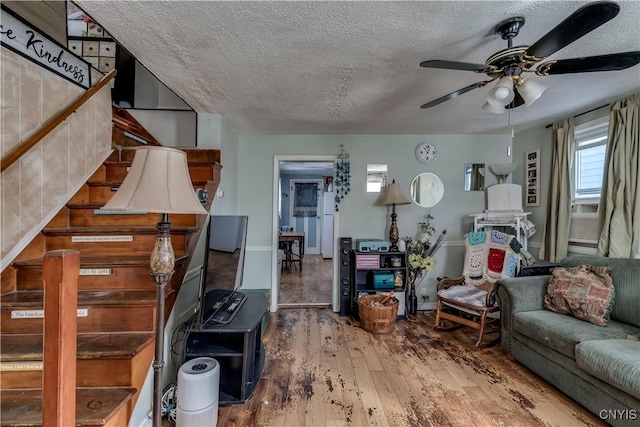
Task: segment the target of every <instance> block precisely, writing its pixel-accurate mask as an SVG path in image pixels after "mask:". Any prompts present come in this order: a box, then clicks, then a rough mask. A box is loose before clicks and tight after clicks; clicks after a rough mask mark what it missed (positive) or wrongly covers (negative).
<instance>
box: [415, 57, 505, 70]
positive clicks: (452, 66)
mask: <svg viewBox="0 0 640 427" xmlns="http://www.w3.org/2000/svg"><path fill="white" fill-rule="evenodd" d="M420 66H421V67H424V68H444V69H445V70H461V71H476V72H478V73H485V72H487V71H490V70H495V69H496V68H495V67H493V66H490V65H485V64H471V63H469V62H457V61H445V60H441V59H434V60H431V61H424V62H421V63H420Z"/></svg>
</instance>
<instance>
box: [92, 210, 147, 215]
mask: <svg viewBox="0 0 640 427" xmlns="http://www.w3.org/2000/svg"><path fill="white" fill-rule="evenodd" d="M93 214H94V215H146V214H147V212H146V211H117V210H115V209H94V210H93Z"/></svg>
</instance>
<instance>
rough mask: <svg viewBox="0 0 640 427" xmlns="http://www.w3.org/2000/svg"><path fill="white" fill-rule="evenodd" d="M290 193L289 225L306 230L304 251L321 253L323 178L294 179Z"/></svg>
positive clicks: (295, 228)
mask: <svg viewBox="0 0 640 427" xmlns="http://www.w3.org/2000/svg"><path fill="white" fill-rule="evenodd" d="M290 185H291V187H290V189H289V194H292V195H293V197H290V198H289V200H290V204H291V205H290V209H289V215H290V217H289V225H292V226H293V229H294V231H304V253H305V254H319V253H320V237H321V234H320V233H321V231H322V230H321V229H322V227H321V223H320V220H321V218H322V179H292V180H291V181H290Z"/></svg>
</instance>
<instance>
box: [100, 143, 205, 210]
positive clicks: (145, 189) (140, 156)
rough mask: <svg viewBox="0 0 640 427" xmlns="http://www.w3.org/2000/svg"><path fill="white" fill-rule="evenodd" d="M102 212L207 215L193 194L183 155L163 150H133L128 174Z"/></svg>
mask: <svg viewBox="0 0 640 427" xmlns="http://www.w3.org/2000/svg"><path fill="white" fill-rule="evenodd" d="M103 209H111V210H140V211H146V212H152V213H166V214H188V213H193V214H206V213H207V211H206V210H205V209H204V208H203V207H202V204H201V203H200V201H199V200H198V198H197V197H196V195H195V191H194V189H193V184H192V183H191V178H190V177H189V167H188V164H187V155H186V154H185V153H184V152H183V151H180V150H176V149H173V148H166V147H140V148H137V149H136V154H135V156H134V158H133V163H132V164H131V169H130V170H129V173H128V174H127V176H126V177H125V179H124V181H123V182H122V185H120V187H119V188H118V191H117V192H116V194H115V195H114V196H113V197H112V198H111V200H109V201H108V202H107V204H106V205H104V206H103Z"/></svg>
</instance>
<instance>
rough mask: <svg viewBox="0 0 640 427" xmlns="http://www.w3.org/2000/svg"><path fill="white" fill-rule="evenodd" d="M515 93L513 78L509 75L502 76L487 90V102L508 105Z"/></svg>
mask: <svg viewBox="0 0 640 427" xmlns="http://www.w3.org/2000/svg"><path fill="white" fill-rule="evenodd" d="M515 96H516V94H515V92H514V91H513V79H512V78H511V77H509V76H505V77H502V78H501V79H500V80H498V83H496V85H495V86H494V87H493V89H491V90H490V91H489V96H487V102H488V103H489V104H495V105H500V106H502V107H504V106H505V105H509V104H510V103H511V101H513V98H515Z"/></svg>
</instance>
